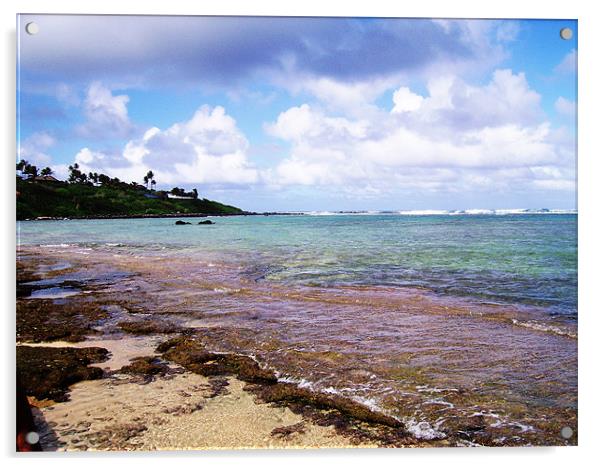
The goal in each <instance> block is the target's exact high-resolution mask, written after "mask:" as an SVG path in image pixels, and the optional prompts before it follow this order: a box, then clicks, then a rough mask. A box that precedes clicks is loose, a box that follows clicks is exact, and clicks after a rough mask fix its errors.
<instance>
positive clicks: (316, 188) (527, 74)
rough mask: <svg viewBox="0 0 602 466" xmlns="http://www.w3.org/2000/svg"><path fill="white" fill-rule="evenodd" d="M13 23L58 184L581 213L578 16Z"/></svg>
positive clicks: (232, 199) (27, 146)
mask: <svg viewBox="0 0 602 466" xmlns="http://www.w3.org/2000/svg"><path fill="white" fill-rule="evenodd" d="M30 21H35V22H36V23H38V25H39V29H40V30H39V33H38V34H37V35H34V36H30V35H27V34H25V33H24V32H23V29H24V26H25V24H27V23H28V22H30ZM19 24H20V25H19V30H20V31H19V54H18V60H19V82H18V86H19V96H18V99H19V105H18V110H19V115H18V117H19V119H18V121H19V125H18V138H19V143H20V144H19V154H17V157H20V158H24V159H27V160H29V161H30V162H33V163H35V164H37V165H38V166H47V165H49V166H51V167H52V168H53V169H54V170H55V172H56V173H57V176H58V177H63V178H64V177H66V174H67V166H68V165H69V164H72V163H74V162H77V163H79V164H80V166H81V167H82V168H83V169H84V170H86V171H99V172H104V173H107V174H109V175H111V176H118V177H119V178H121V179H123V180H125V181H137V182H140V183H142V178H143V176H144V174H145V173H146V172H147V171H148V170H149V169H152V170H153V171H154V172H155V174H156V180H157V187H158V188H159V189H163V188H171V187H173V186H180V187H184V188H192V187H196V188H197V189H198V190H199V193H200V194H201V196H203V197H208V198H212V199H217V200H220V201H222V202H227V203H230V204H234V205H237V206H240V207H242V208H244V209H247V210H255V211H268V210H269V211H272V210H411V209H471V208H540V207H548V208H559V209H572V208H575V207H576V205H575V197H576V180H575V164H576V153H575V131H576V127H575V114H576V98H577V96H576V55H577V52H576V51H577V23H576V21H572V20H523V21H516V20H503V21H493V20H433V21H431V20H426V19H420V20H418V19H358V18H261V17H239V18H237V17H156V16H155V17H153V16H145V17H133V16H59V15H56V16H55V15H24V16H20V18H19ZM562 27H570V28H572V30H573V32H574V35H573V38H572V39H571V40H568V41H565V40H562V39H561V38H560V36H559V31H560V29H561V28H562Z"/></svg>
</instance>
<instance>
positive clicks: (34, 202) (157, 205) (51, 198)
mask: <svg viewBox="0 0 602 466" xmlns="http://www.w3.org/2000/svg"><path fill="white" fill-rule="evenodd" d="M17 191H18V192H19V196H18V197H17V219H19V220H22V219H26V218H35V217H71V218H73V217H88V216H105V215H106V216H112V215H123V216H128V215H144V214H150V215H161V214H176V213H184V214H192V213H198V214H207V215H233V214H240V213H242V210H240V209H238V208H237V207H232V206H228V205H224V204H220V203H219V202H214V201H209V200H207V199H190V200H180V199H166V200H161V199H148V198H146V197H144V191H138V190H134V189H122V188H115V187H108V186H107V187H105V186H101V187H93V186H85V185H79V184H68V183H47V182H46V183H45V182H37V183H36V182H26V181H22V180H17Z"/></svg>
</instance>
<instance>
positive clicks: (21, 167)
mask: <svg viewBox="0 0 602 466" xmlns="http://www.w3.org/2000/svg"><path fill="white" fill-rule="evenodd" d="M27 166H29V162H28V161H27V160H23V159H22V160H19V162H18V163H17V171H19V172H21V173H20V174H21V176H23V174H24V173H25V167H27Z"/></svg>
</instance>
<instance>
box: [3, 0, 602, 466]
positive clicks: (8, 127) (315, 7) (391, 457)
mask: <svg viewBox="0 0 602 466" xmlns="http://www.w3.org/2000/svg"><path fill="white" fill-rule="evenodd" d="M595 4H596V3H595V2H593V1H587V0H583V1H581V0H571V1H550V0H548V1H539V0H538V1H525V0H504V1H500V2H495V3H494V2H486V1H471V0H451V1H445V0H439V1H435V0H420V1H418V2H407V3H401V2H394V1H391V0H389V1H386V0H369V1H365V0H364V1H360V0H346V1H344V2H340V3H338V4H337V3H335V2H331V3H327V2H326V1H325V0H321V1H320V0H317V1H314V0H304V1H302V2H296V3H290V2H285V1H282V0H280V1H277V0H250V1H244V0H220V1H219V2H197V3H193V2H192V1H190V0H188V1H186V0H163V1H157V0H144V1H140V2H129V3H126V2H124V1H123V0H102V1H88V2H85V1H81V0H80V1H75V0H53V1H51V2H49V1H43V0H21V1H13V0H4V1H3V2H2V3H0V12H1V15H0V18H1V19H0V21H1V24H2V39H3V54H2V57H3V65H4V66H3V68H2V73H1V76H0V79H1V80H2V87H1V89H2V99H1V101H2V102H3V109H2V112H1V113H0V121H1V124H0V128H1V131H2V138H1V141H2V144H3V149H4V150H3V152H2V153H3V159H2V162H3V163H2V170H1V173H2V178H3V179H2V181H3V182H2V200H1V202H0V205H1V206H2V218H3V219H4V222H3V224H2V225H3V227H2V228H1V229H0V231H1V232H2V235H3V242H2V244H3V246H4V247H3V248H2V267H1V268H0V273H1V274H2V275H1V279H0V283H1V286H2V297H3V303H4V306H2V308H1V310H0V312H1V313H2V316H3V317H4V319H3V320H4V321H3V331H4V336H5V338H4V339H3V344H2V354H3V356H4V358H3V359H4V366H3V368H4V370H5V373H4V377H2V380H3V382H2V383H0V386H1V388H2V395H3V396H2V400H3V401H4V409H3V410H2V413H3V420H2V421H3V422H2V423H1V424H0V425H1V426H2V429H1V431H0V432H1V435H0V438H2V440H3V441H2V446H3V452H4V456H6V457H7V459H8V461H10V462H11V463H12V462H13V461H15V460H17V459H18V460H19V461H20V463H22V464H27V463H29V462H31V461H33V460H32V459H31V458H24V457H23V456H20V457H18V456H16V455H15V454H14V453H13V451H14V443H13V433H14V399H13V393H14V392H13V387H12V381H14V376H13V374H12V372H13V369H14V346H13V342H14V302H15V299H14V298H15V290H14V283H15V282H14V280H15V272H14V258H15V230H14V218H15V204H14V197H13V196H14V186H15V185H14V178H13V175H12V173H13V167H14V160H15V108H14V102H15V77H14V76H15V45H16V38H15V20H16V18H15V15H16V13H18V12H21V13H95V14H115V13H121V14H215V15H217V14H226V15H287V16H289V15H290V16H294V15H308V16H319V15H322V16H403V17H458V18H462V17H481V18H567V19H572V18H577V19H578V20H579V138H578V140H579V309H580V316H579V327H580V328H579V366H580V371H579V406H580V411H579V444H580V446H579V447H573V448H531V449H525V448H504V449H479V450H478V451H475V449H469V450H463V449H440V450H420V451H417V450H411V451H410V450H379V451H365V450H364V451H338V450H320V451H280V452H266V451H242V452H194V453H167V452H161V453H152V454H87V455H85V456H82V455H80V454H69V455H57V454H54V455H50V456H48V455H46V457H45V459H44V461H51V462H53V463H54V462H61V463H63V462H65V461H77V462H81V461H82V460H85V461H86V463H89V464H101V463H104V462H106V461H107V460H108V459H115V460H117V461H120V462H121V461H123V460H124V459H129V460H130V461H132V462H134V463H138V464H143V463H144V464H145V465H146V464H151V463H152V464H159V463H164V462H165V461H166V460H168V461H169V460H171V461H177V462H178V463H180V462H186V463H188V462H191V463H192V462H195V463H197V462H199V461H200V462H205V463H210V464H233V463H243V462H244V463H245V464H247V465H259V464H261V465H266V464H270V465H271V464H282V463H283V462H286V463H287V466H289V465H295V464H303V465H306V464H307V463H309V462H311V463H315V464H331V463H332V462H339V461H344V462H345V463H346V464H349V465H355V464H358V465H359V464H366V463H371V462H378V463H379V464H381V463H382V464H403V463H412V464H420V466H422V465H428V464H438V465H440V464H444V465H445V466H447V465H451V464H461V465H472V464H475V465H477V464H478V465H481V464H483V463H487V464H488V465H497V464H500V465H502V464H503V465H505V466H507V465H508V463H518V464H522V463H526V462H529V463H544V462H545V464H551V465H554V464H562V465H566V464H567V463H569V462H570V463H572V464H574V465H576V464H582V463H583V464H588V463H590V462H593V461H591V460H592V459H593V458H595V457H596V456H600V455H599V453H602V452H598V451H597V449H596V446H597V444H598V443H599V442H600V441H599V440H598V437H599V434H598V431H597V424H598V423H599V422H600V401H599V399H600V395H599V393H598V392H599V390H600V384H599V383H596V379H599V377H597V376H598V373H599V372H600V366H601V365H600V362H599V358H598V356H599V354H600V351H599V346H598V345H597V341H598V340H599V339H600V337H599V332H600V329H601V325H600V320H601V319H600V315H601V313H602V306H599V305H598V300H599V298H600V297H599V295H597V294H596V288H599V286H597V285H598V283H597V281H598V280H597V279H598V277H599V276H600V273H599V271H598V270H599V267H600V265H599V264H600V259H601V257H600V256H601V254H600V246H599V244H600V241H601V238H602V232H601V229H600V220H599V218H600V212H601V211H602V209H601V205H600V204H601V202H600V199H602V193H601V190H600V185H601V183H600V182H599V178H600V177H602V170H601V158H602V151H601V150H600V143H599V137H600V134H601V132H602V129H601V124H602V123H601V122H602V118H601V117H600V115H599V113H600V112H599V109H598V107H599V106H600V105H601V104H602V99H601V98H600V87H601V86H602V75H601V72H600V69H601V67H600V60H599V58H597V57H599V56H600V44H602V37H601V36H602V34H601V30H602V20H601V19H600V16H599V15H598V14H597V11H596V9H595V7H594V5H595ZM596 453H598V455H596ZM84 458H85V459H84ZM38 460H40V458H38Z"/></svg>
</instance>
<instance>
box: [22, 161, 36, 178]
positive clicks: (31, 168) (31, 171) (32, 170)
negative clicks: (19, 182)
mask: <svg viewBox="0 0 602 466" xmlns="http://www.w3.org/2000/svg"><path fill="white" fill-rule="evenodd" d="M23 173H25V174H26V175H29V178H37V177H38V167H36V166H35V165H31V164H27V166H25V167H24V169H23Z"/></svg>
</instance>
